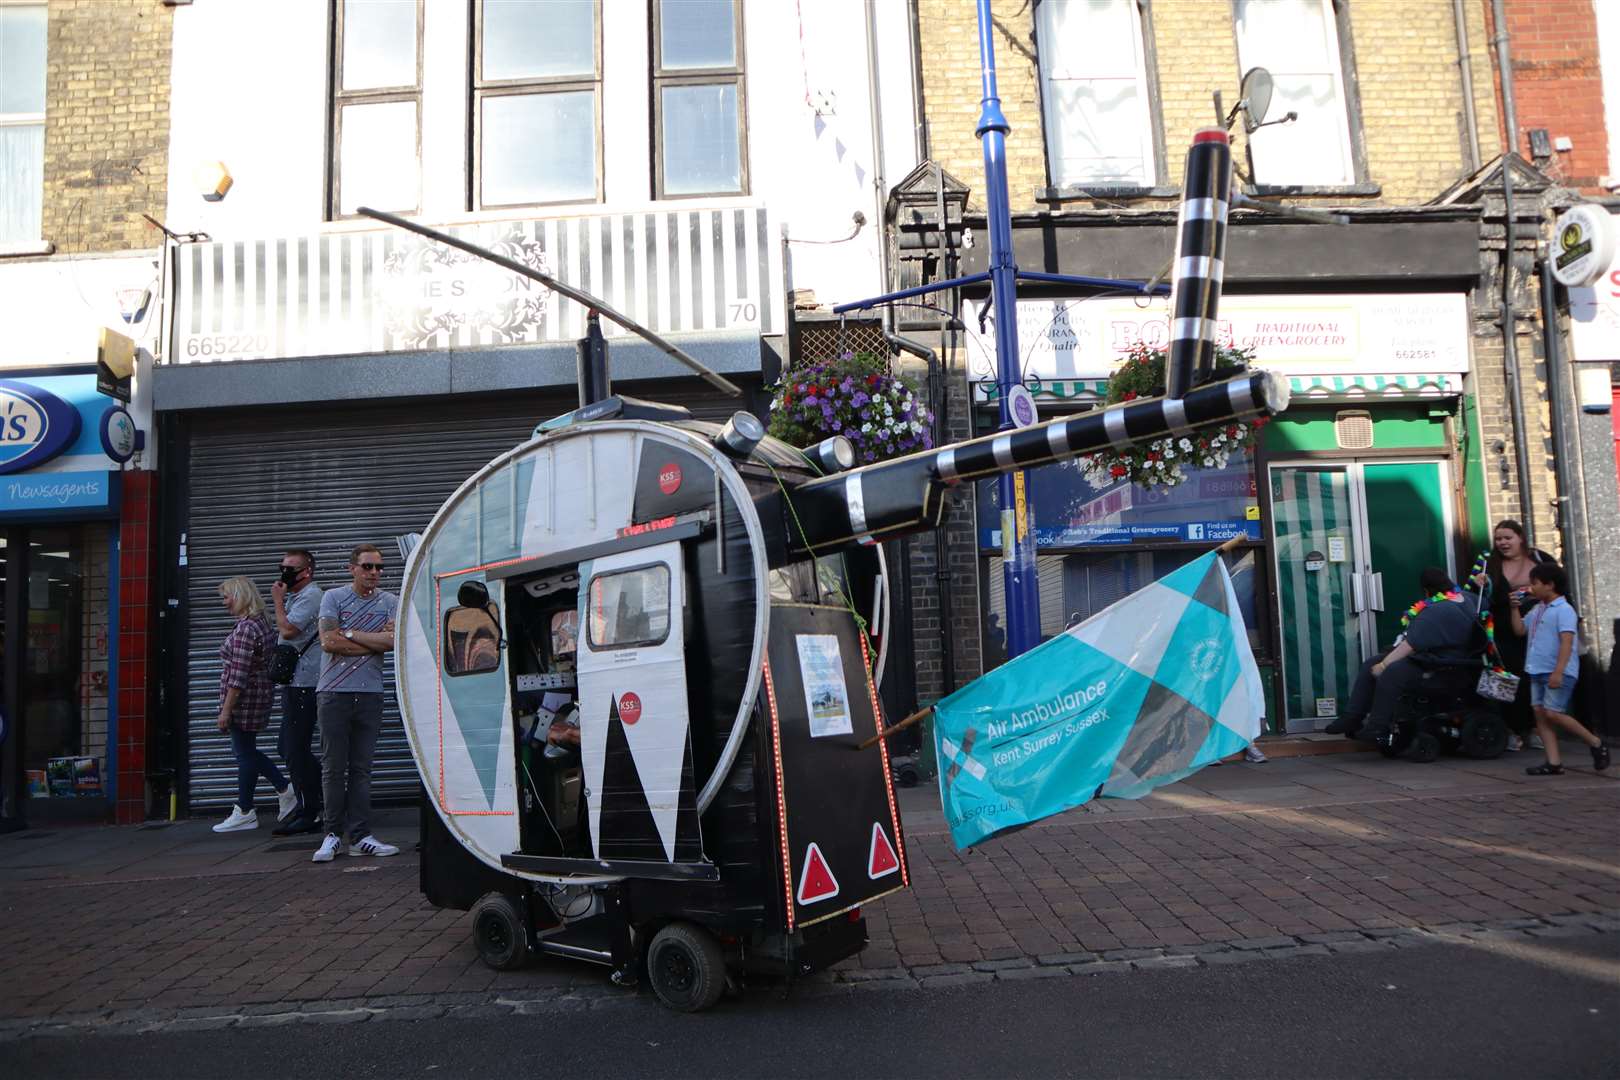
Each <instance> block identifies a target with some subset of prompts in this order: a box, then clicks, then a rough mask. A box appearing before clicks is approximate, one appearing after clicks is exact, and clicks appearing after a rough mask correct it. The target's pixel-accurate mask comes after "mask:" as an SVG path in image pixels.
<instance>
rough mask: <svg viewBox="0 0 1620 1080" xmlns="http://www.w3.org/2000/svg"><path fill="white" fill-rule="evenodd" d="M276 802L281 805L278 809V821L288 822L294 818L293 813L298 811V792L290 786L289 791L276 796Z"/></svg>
mask: <svg viewBox="0 0 1620 1080" xmlns="http://www.w3.org/2000/svg"><path fill="white" fill-rule="evenodd" d="M276 802H277V803H279V804H280V805H279V806H277V807H276V820H277V821H286V820H287V819H288V818H289V817H291V816H292V812H293V811H294V810H297V809H298V792H296V791H294V790H293V786H292V785H291V784H288V785H287V790H286V791H283V792H282V793H281V794H280V795H277V796H276Z"/></svg>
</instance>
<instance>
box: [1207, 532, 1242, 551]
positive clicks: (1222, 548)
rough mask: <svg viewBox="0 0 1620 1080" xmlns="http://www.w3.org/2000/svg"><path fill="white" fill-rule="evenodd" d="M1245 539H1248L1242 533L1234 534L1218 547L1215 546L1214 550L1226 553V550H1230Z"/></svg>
mask: <svg viewBox="0 0 1620 1080" xmlns="http://www.w3.org/2000/svg"><path fill="white" fill-rule="evenodd" d="M1247 539H1248V537H1247V536H1244V535H1243V534H1242V533H1238V534H1237V535H1236V536H1234V537H1232V539H1230V540H1228V541H1227V542H1226V543H1224V544H1222V545H1221V546H1220V547H1218V548H1216V549H1215V550H1216V552H1217V553H1221V554H1224V553H1226V552H1228V551H1231V550H1232V549H1233V548H1235V547H1237V546H1238V545H1239V544H1241V543H1243V542H1244V541H1245V540H1247Z"/></svg>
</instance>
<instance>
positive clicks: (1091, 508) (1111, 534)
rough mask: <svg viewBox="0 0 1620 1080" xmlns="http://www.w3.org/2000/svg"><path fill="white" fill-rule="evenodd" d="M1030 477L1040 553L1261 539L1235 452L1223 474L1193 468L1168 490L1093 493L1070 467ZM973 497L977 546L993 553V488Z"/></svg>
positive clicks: (1244, 461) (1124, 488)
mask: <svg viewBox="0 0 1620 1080" xmlns="http://www.w3.org/2000/svg"><path fill="white" fill-rule="evenodd" d="M1029 478H1030V484H1031V486H1032V487H1033V489H1034V494H1035V521H1034V523H1033V524H1034V528H1033V531H1034V533H1035V544H1036V547H1037V548H1039V549H1050V548H1066V547H1082V546H1093V545H1108V544H1138V543H1147V542H1152V541H1161V542H1175V541H1180V542H1183V543H1204V542H1206V541H1208V542H1214V543H1219V542H1221V541H1223V540H1230V539H1232V538H1233V537H1234V536H1244V537H1248V538H1249V539H1250V540H1258V539H1260V514H1259V506H1258V502H1257V500H1256V498H1255V491H1254V470H1253V467H1252V466H1251V465H1250V463H1249V458H1248V455H1246V454H1234V455H1233V456H1232V460H1231V461H1230V462H1229V463H1228V464H1227V466H1226V468H1224V469H1194V470H1192V471H1191V474H1190V475H1189V476H1188V478H1187V480H1186V481H1185V482H1184V483H1182V484H1181V485H1179V486H1178V487H1174V488H1170V489H1168V490H1159V489H1153V488H1145V487H1140V486H1138V485H1136V484H1130V483H1120V484H1115V485H1113V486H1111V487H1107V488H1102V489H1098V488H1094V487H1092V486H1091V484H1090V482H1089V481H1087V480H1086V478H1085V473H1084V471H1083V470H1082V469H1081V468H1080V466H1079V464H1078V463H1076V462H1056V463H1054V464H1051V465H1042V466H1041V467H1040V468H1037V469H1031V470H1030V471H1029ZM976 494H977V498H978V502H979V547H980V548H987V549H996V548H999V547H1000V546H1001V529H1000V528H999V527H998V526H999V525H1000V523H1001V514H1000V507H999V506H998V505H997V498H996V496H997V492H996V488H995V486H994V485H993V484H988V483H984V482H980V483H979V484H978V485H977V492H976Z"/></svg>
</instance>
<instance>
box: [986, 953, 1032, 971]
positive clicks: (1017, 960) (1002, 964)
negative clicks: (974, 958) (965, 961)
mask: <svg viewBox="0 0 1620 1080" xmlns="http://www.w3.org/2000/svg"><path fill="white" fill-rule="evenodd" d="M1033 964H1034V961H1033V960H1031V959H1029V957H1027V956H1018V957H1013V958H1010V959H1007V960H980V961H979V962H978V963H976V964H974V965H973V970H974V971H997V972H1000V971H1012V970H1014V969H1017V968H1027V967H1031V966H1033Z"/></svg>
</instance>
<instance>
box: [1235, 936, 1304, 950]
mask: <svg viewBox="0 0 1620 1080" xmlns="http://www.w3.org/2000/svg"><path fill="white" fill-rule="evenodd" d="M1294 944H1296V942H1295V941H1294V939H1293V938H1292V937H1284V936H1279V935H1272V936H1271V937H1262V938H1241V939H1239V940H1237V941H1234V942H1232V943H1231V945H1232V948H1234V949H1244V950H1248V949H1280V948H1285V947H1287V946H1289V945H1294Z"/></svg>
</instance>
